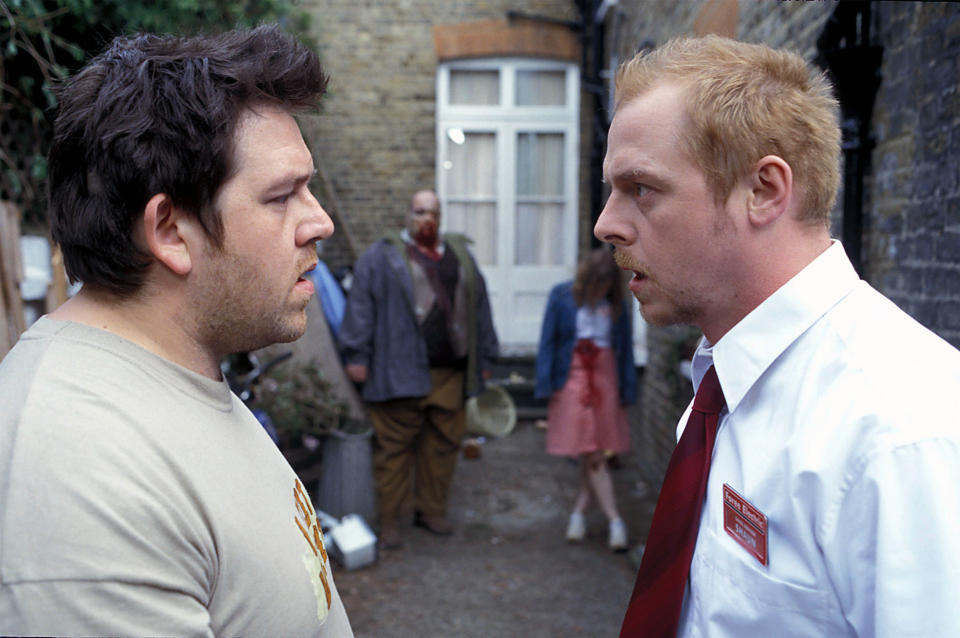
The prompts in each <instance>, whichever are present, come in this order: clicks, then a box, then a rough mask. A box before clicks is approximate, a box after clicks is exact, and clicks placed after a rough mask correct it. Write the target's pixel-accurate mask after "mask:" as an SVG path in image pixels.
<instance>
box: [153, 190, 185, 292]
mask: <svg viewBox="0 0 960 638" xmlns="http://www.w3.org/2000/svg"><path fill="white" fill-rule="evenodd" d="M194 226H196V222H195V221H194V219H193V218H192V217H190V216H188V215H187V214H186V213H185V212H184V211H183V209H181V208H178V207H176V206H174V204H173V200H171V199H170V196H169V195H167V194H166V193H157V194H156V195H154V196H153V197H151V198H150V201H148V202H147V205H146V207H144V210H143V232H144V235H145V239H146V242H147V250H149V251H150V253H151V254H153V256H154V257H155V258H156V259H157V261H159V262H160V263H162V264H163V265H164V266H166V267H167V268H169V269H170V270H171V271H172V272H174V273H175V274H177V275H181V276H183V275H187V274H188V273H189V272H190V270H191V269H192V268H193V260H192V259H191V255H190V249H191V247H194V249H196V244H195V243H194V242H192V241H190V240H191V239H192V235H193V234H195V230H194Z"/></svg>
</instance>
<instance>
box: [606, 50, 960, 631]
mask: <svg viewBox="0 0 960 638" xmlns="http://www.w3.org/2000/svg"><path fill="white" fill-rule="evenodd" d="M837 110H838V109H837V104H836V101H835V100H834V98H833V97H832V92H831V87H830V85H829V83H828V82H827V80H826V79H825V78H824V77H823V75H822V74H820V73H817V72H815V71H814V70H813V69H811V68H810V67H809V66H808V65H807V63H806V62H805V61H804V60H803V59H802V58H801V57H799V56H797V55H795V54H792V53H788V52H783V51H776V50H773V49H770V48H768V47H766V46H763V45H754V44H745V43H739V42H735V41H732V40H728V39H724V38H719V37H715V36H711V37H707V38H702V39H678V40H674V41H671V42H669V43H667V44H666V45H664V46H663V47H661V48H659V49H656V50H654V51H652V52H650V53H646V54H640V55H638V56H637V57H636V58H634V59H633V60H631V61H629V62H627V63H626V64H625V65H624V66H623V67H622V68H621V69H620V71H619V73H618V75H617V99H616V108H615V115H614V118H613V122H612V124H611V126H610V132H609V138H608V140H609V141H608V148H607V155H606V158H605V160H604V176H605V179H606V181H607V182H608V183H609V184H610V186H611V194H610V197H609V199H608V201H607V204H606V206H605V208H604V210H603V212H602V214H601V215H600V218H599V220H598V221H597V224H596V228H595V234H596V235H597V237H599V238H600V239H602V240H604V241H607V242H610V243H612V244H614V246H616V255H617V259H618V262H619V263H620V265H621V267H623V268H624V269H626V270H629V271H632V272H633V274H634V277H633V279H632V280H631V282H630V289H631V291H632V292H633V294H634V295H635V296H636V298H637V300H638V301H639V302H640V307H641V312H642V314H643V316H644V317H645V318H646V319H647V321H649V322H651V323H653V324H657V325H667V324H674V323H688V324H692V325H694V326H696V327H698V328H699V329H701V330H702V331H703V339H702V341H701V343H700V345H699V347H698V349H697V352H696V354H695V355H694V359H693V380H694V385H695V387H696V388H697V395H696V398H695V399H694V401H693V403H692V404H691V406H690V407H689V408H688V409H687V411H686V414H684V416H683V418H682V419H681V421H680V424H679V426H678V430H677V434H678V439H679V442H678V445H677V449H676V450H675V452H674V454H673V457H672V458H671V461H670V466H669V467H668V470H667V474H666V476H665V478H664V483H663V488H662V490H661V495H660V500H659V502H658V504H657V510H656V512H655V514H654V519H653V523H652V525H651V529H650V534H649V537H648V540H647V545H646V551H645V554H644V557H643V561H642V564H641V567H640V570H639V573H638V576H637V583H636V586H635V588H634V592H633V595H632V597H631V600H630V605H629V607H628V610H627V613H626V617H625V619H624V623H623V629H622V632H621V636H645V637H651V636H652V637H657V636H676V635H679V636H710V637H711V638H717V637H724V636H729V637H742V636H773V635H776V636H780V637H784V636H788V637H789V636H798V637H799V636H805V637H808V636H831V637H837V636H906V635H915V636H956V635H960V614H958V613H957V612H956V609H955V603H954V602H953V594H954V592H956V591H958V590H960V543H957V541H956V538H955V536H956V530H957V529H960V498H957V496H956V491H955V490H956V486H957V485H958V484H960V428H958V420H957V418H956V417H955V416H948V415H944V414H943V412H942V410H941V408H940V403H941V402H942V401H943V400H944V398H947V397H950V396H952V395H953V394H954V393H955V392H956V391H957V389H958V388H960V353H958V352H957V350H956V349H954V348H953V347H951V346H950V345H949V344H947V343H946V342H944V341H943V340H942V339H940V338H939V337H937V336H936V335H934V334H933V333H932V332H930V331H929V330H927V329H925V328H924V327H923V326H921V325H920V324H918V323H917V322H916V321H914V320H913V319H911V318H910V317H909V316H907V315H906V314H905V313H903V312H902V311H901V310H899V309H898V308H897V307H896V306H895V305H894V304H893V303H891V302H890V301H889V300H887V299H886V298H884V297H883V296H882V295H880V294H879V293H878V292H877V291H875V290H874V289H873V288H871V287H870V286H869V285H868V284H867V283H866V282H864V281H861V280H860V278H859V277H858V276H857V273H856V272H855V271H854V269H853V267H852V266H851V264H850V262H849V260H848V259H847V256H846V254H845V253H844V250H843V247H842V246H841V245H840V244H839V242H837V241H836V240H833V239H831V237H830V233H829V218H830V211H831V209H832V207H833V203H834V201H835V198H836V192H837V187H838V183H839V176H838V163H839V151H840V133H839V127H838V113H837Z"/></svg>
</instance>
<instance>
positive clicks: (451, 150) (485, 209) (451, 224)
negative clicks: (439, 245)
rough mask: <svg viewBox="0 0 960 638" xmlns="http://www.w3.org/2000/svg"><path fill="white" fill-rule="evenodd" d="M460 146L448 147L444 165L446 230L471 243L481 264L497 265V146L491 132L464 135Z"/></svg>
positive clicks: (451, 144)
mask: <svg viewBox="0 0 960 638" xmlns="http://www.w3.org/2000/svg"><path fill="white" fill-rule="evenodd" d="M456 137H457V138H458V139H462V143H460V144H457V143H455V142H452V143H448V144H447V160H446V161H445V162H444V164H443V168H444V179H445V180H446V193H447V202H448V203H447V209H446V211H444V217H445V218H446V228H447V229H448V230H450V231H451V232H458V233H463V234H465V235H466V236H467V237H469V238H470V239H472V240H473V241H474V245H473V249H474V254H475V256H476V257H477V260H478V261H479V262H480V263H481V264H494V263H496V259H497V253H496V246H497V217H496V215H497V206H496V201H497V179H496V178H497V145H496V134H494V133H470V132H466V133H463V134H462V138H461V136H460V135H457V136H456Z"/></svg>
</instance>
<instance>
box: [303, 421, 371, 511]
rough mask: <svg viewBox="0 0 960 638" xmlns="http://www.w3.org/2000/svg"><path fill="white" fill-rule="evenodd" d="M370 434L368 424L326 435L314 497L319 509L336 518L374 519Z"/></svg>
mask: <svg viewBox="0 0 960 638" xmlns="http://www.w3.org/2000/svg"><path fill="white" fill-rule="evenodd" d="M372 436H373V428H371V427H370V426H369V425H367V426H366V427H365V429H363V430H361V431H358V432H345V431H342V430H334V431H332V432H331V433H330V434H329V435H328V436H327V438H326V440H325V441H324V445H323V457H322V461H321V463H322V466H321V475H320V485H319V486H318V487H317V496H316V504H317V507H318V508H319V509H321V510H323V511H325V512H327V513H329V514H330V515H332V516H335V517H337V518H342V517H344V516H346V515H347V514H359V515H360V516H362V517H363V518H364V519H365V520H367V521H373V520H374V518H375V516H376V500H375V496H374V490H373V450H372V441H371V438H372Z"/></svg>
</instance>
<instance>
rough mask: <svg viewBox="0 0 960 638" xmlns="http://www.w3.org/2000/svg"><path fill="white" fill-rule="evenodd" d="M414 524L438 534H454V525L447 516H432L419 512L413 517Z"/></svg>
mask: <svg viewBox="0 0 960 638" xmlns="http://www.w3.org/2000/svg"><path fill="white" fill-rule="evenodd" d="M413 524H414V525H416V526H417V527H422V528H424V529H425V530H427V531H428V532H432V533H434V534H437V535H438V536H449V535H450V534H453V525H452V524H451V523H450V521H448V520H447V517H446V516H430V515H428V514H424V513H423V512H417V513H416V514H415V515H414V517H413Z"/></svg>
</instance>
